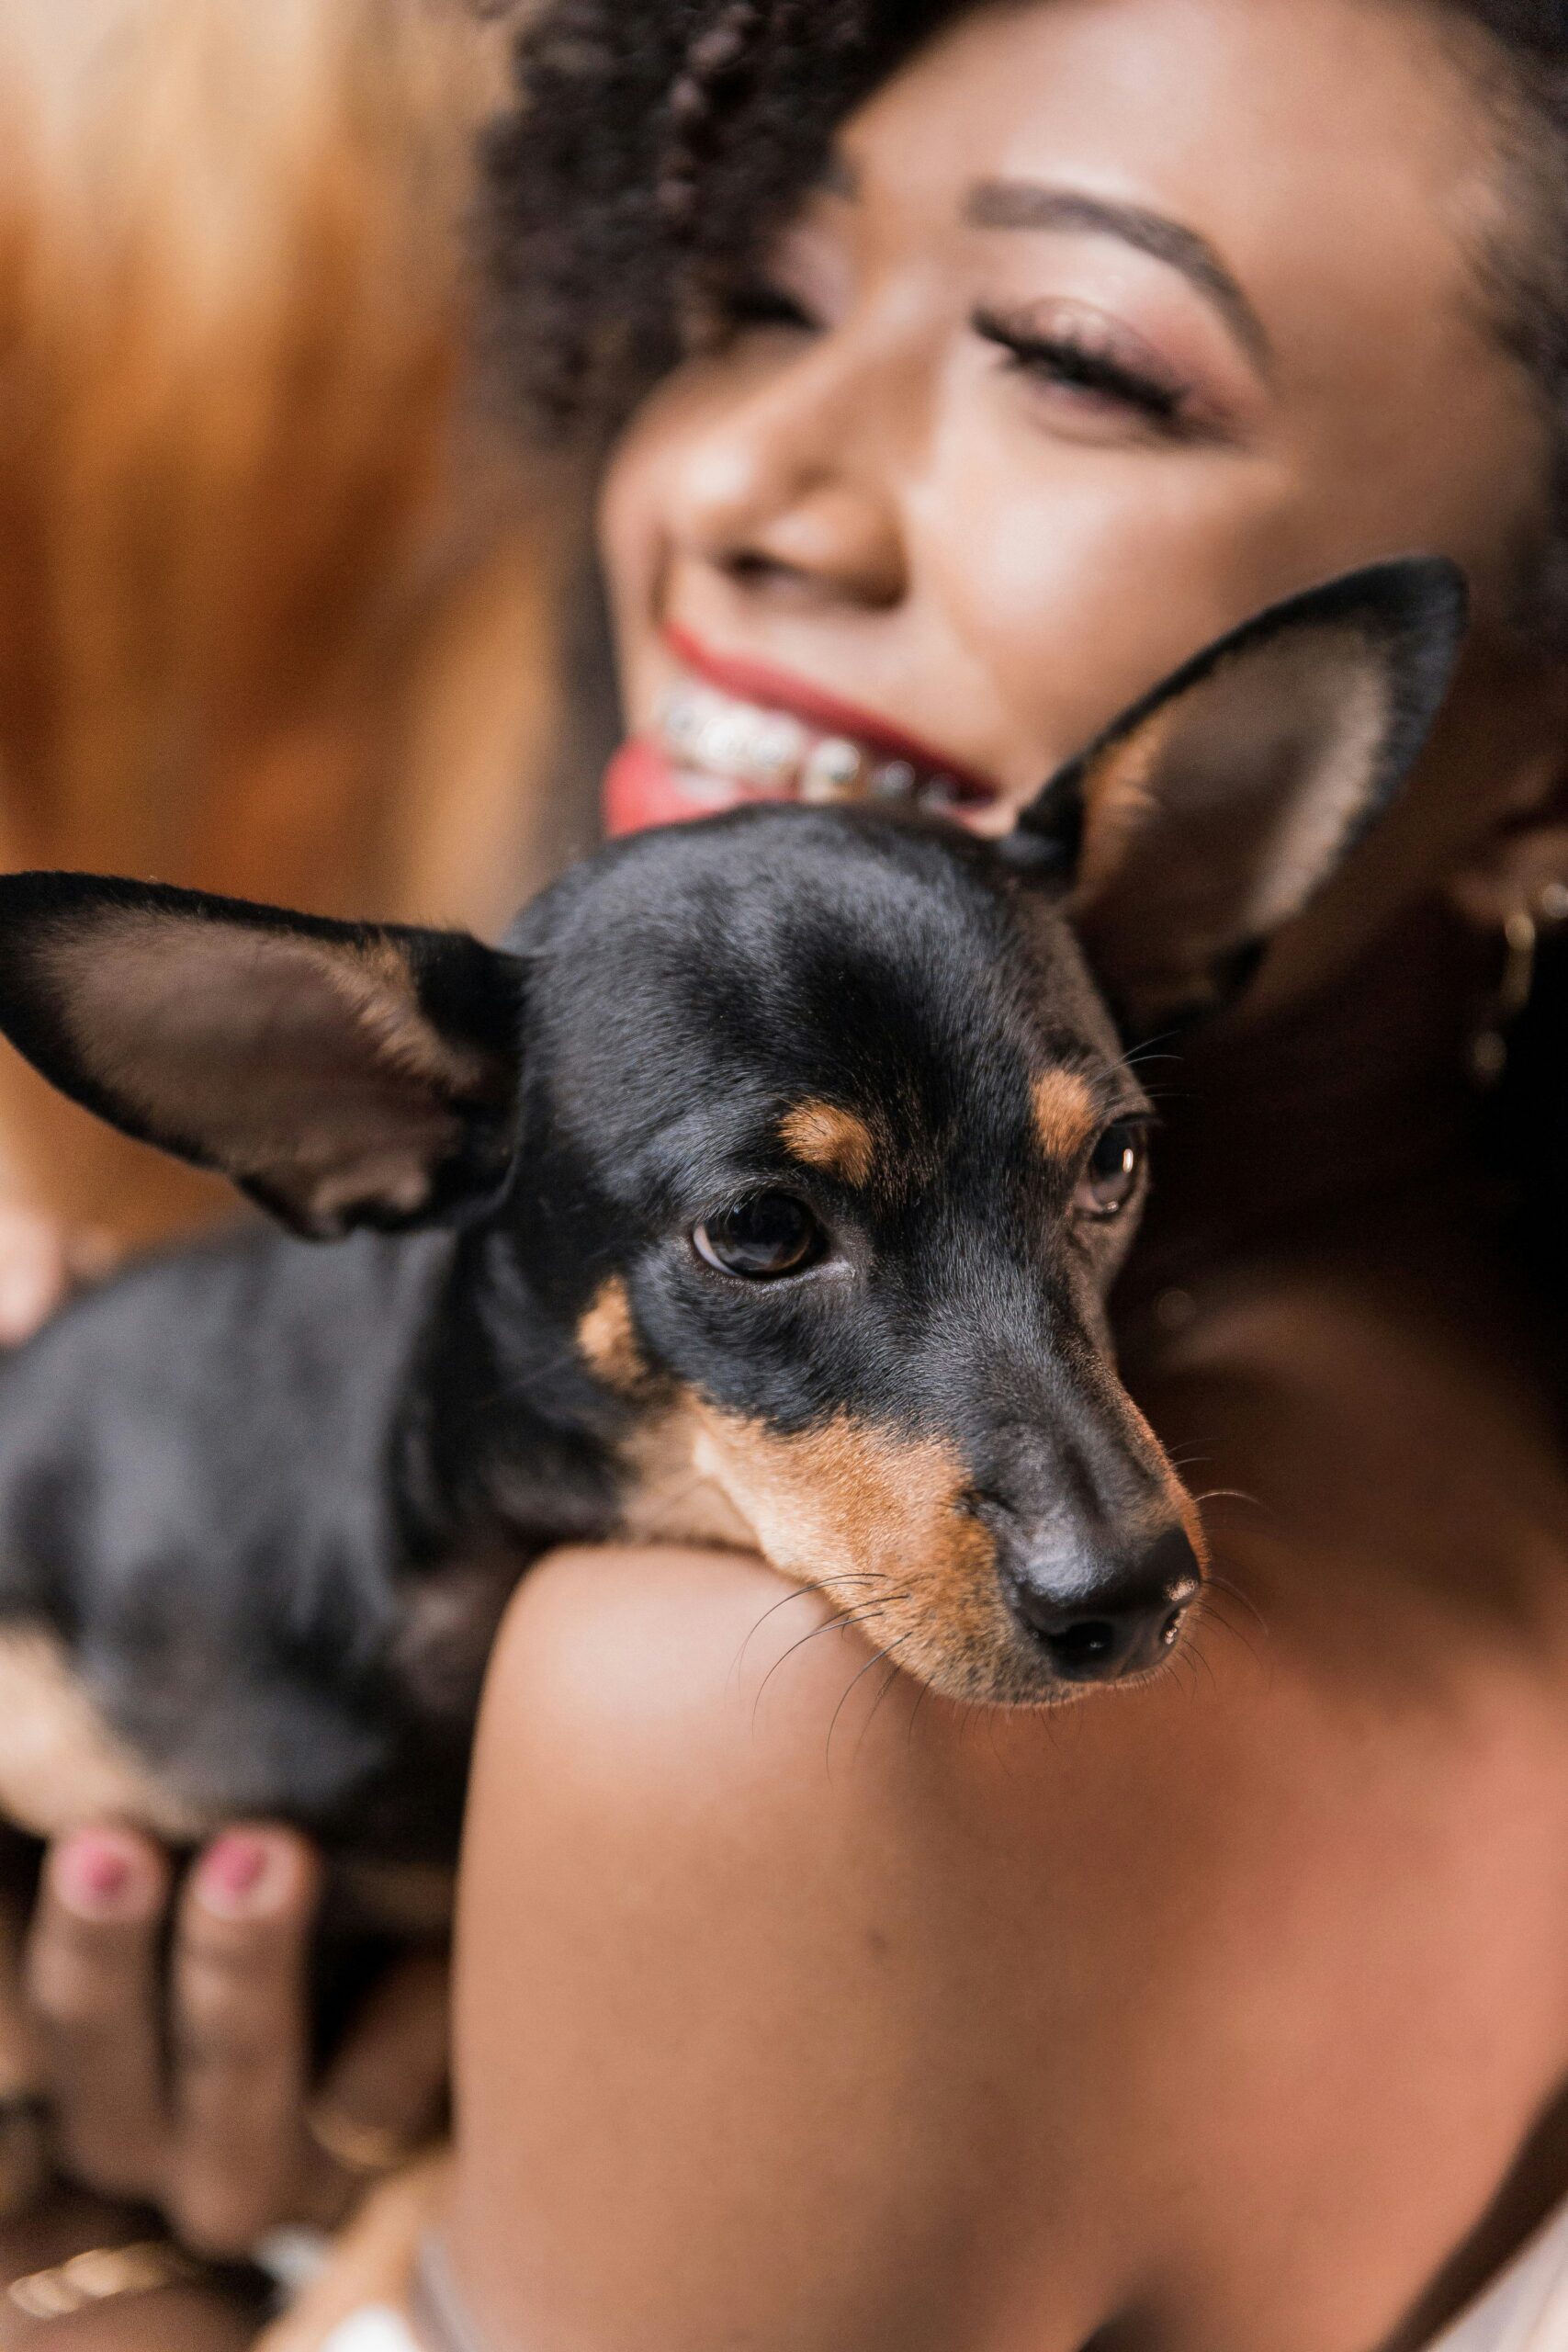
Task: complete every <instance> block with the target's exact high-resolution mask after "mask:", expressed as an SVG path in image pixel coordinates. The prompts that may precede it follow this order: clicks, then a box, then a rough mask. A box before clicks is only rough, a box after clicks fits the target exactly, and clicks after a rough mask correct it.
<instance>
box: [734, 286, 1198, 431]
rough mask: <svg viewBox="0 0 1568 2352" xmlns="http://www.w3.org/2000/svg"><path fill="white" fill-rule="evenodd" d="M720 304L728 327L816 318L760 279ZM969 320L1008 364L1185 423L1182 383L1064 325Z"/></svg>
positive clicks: (807, 324) (1170, 427)
mask: <svg viewBox="0 0 1568 2352" xmlns="http://www.w3.org/2000/svg"><path fill="white" fill-rule="evenodd" d="M721 309H722V314H723V322H724V325H725V326H726V328H728V329H729V330H730V331H731V332H743V331H744V330H745V329H747V328H749V327H752V328H754V327H793V328H795V329H799V330H805V331H807V332H808V333H809V332H811V331H812V330H814V329H815V328H816V326H817V323H818V322H817V321H816V320H815V319H814V318H812V317H811V315H810V313H809V312H808V311H807V310H806V309H805V307H804V306H803V304H801V303H800V302H799V301H797V300H795V296H794V295H792V294H788V293H786V292H785V291H784V288H782V287H778V286H770V285H768V284H767V283H766V281H765V280H762V279H757V280H755V281H753V282H752V283H750V284H749V285H741V286H736V287H732V288H728V290H727V291H726V293H725V294H724V296H723V298H722V304H721ZM970 325H971V327H972V328H973V330H974V332H975V333H976V334H977V335H979V336H980V337H981V338H982V340H983V341H985V342H987V343H991V344H996V345H998V346H999V348H1000V349H1001V350H1003V351H1005V352H1006V353H1007V355H1008V358H1009V360H1010V363H1011V364H1012V366H1014V367H1015V368H1018V369H1019V370H1020V371H1021V373H1022V374H1024V375H1028V376H1032V377H1034V378H1036V379H1043V381H1045V382H1047V383H1050V384H1057V385H1062V386H1065V387H1066V389H1068V390H1074V391H1086V392H1095V393H1098V394H1100V397H1101V398H1103V399H1107V400H1112V401H1121V402H1122V404H1123V405H1124V406H1125V407H1127V408H1130V409H1133V410H1135V411H1136V413H1138V414H1139V415H1140V416H1141V417H1143V418H1144V419H1145V421H1146V423H1148V424H1151V425H1152V426H1154V427H1155V428H1156V430H1157V431H1159V432H1161V433H1165V434H1168V435H1171V436H1172V437H1176V436H1178V435H1180V434H1181V433H1182V432H1183V431H1184V430H1186V429H1187V428H1188V427H1189V426H1190V418H1189V416H1188V414H1187V411H1188V406H1189V402H1190V393H1189V391H1188V390H1187V388H1186V387H1185V386H1184V385H1181V384H1177V383H1172V382H1171V381H1170V380H1169V379H1167V378H1164V377H1159V376H1156V375H1154V374H1152V373H1149V372H1146V371H1145V370H1143V369H1140V368H1133V367H1130V366H1128V364H1127V363H1126V362H1125V361H1124V360H1120V359H1113V358H1111V356H1110V355H1109V354H1108V353H1107V352H1104V351H1100V350H1095V349H1093V348H1092V347H1091V346H1090V345H1089V343H1088V341H1087V340H1085V339H1083V338H1082V337H1079V336H1076V335H1074V334H1072V333H1071V332H1070V331H1059V332H1058V333H1056V334H1041V333H1040V332H1039V331H1038V329H1035V328H1032V327H1028V326H1025V325H1024V324H1023V323H1022V322H1020V321H1015V320H1010V319H1008V318H1005V317H1004V316H1003V315H1002V314H1001V313H1000V312H999V311H988V310H979V311H976V312H975V314H974V316H973V318H972V319H971V321H970Z"/></svg>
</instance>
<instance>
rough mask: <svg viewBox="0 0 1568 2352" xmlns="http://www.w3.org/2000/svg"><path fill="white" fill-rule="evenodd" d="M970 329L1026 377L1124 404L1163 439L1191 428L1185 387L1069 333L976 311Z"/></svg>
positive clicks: (996, 313) (993, 313) (994, 313)
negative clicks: (1041, 330) (1050, 331)
mask: <svg viewBox="0 0 1568 2352" xmlns="http://www.w3.org/2000/svg"><path fill="white" fill-rule="evenodd" d="M970 324H971V326H972V327H973V329H974V331H975V333H976V334H977V335H979V336H980V337H981V339H982V340H983V341H984V342H986V343H994V344H997V345H999V346H1000V348H1001V349H1002V350H1003V351H1005V352H1006V353H1007V354H1008V356H1009V359H1010V363H1011V364H1012V365H1013V366H1014V367H1016V368H1018V369H1019V370H1020V371H1021V373H1023V374H1024V375H1027V376H1032V377H1035V378H1038V379H1041V380H1043V381H1044V382H1045V383H1048V384H1059V385H1063V386H1066V388H1067V389H1068V390H1072V391H1086V392H1097V393H1100V395H1101V396H1102V397H1103V398H1105V399H1108V400H1113V401H1122V403H1123V405H1124V406H1126V407H1128V408H1131V409H1135V410H1136V411H1137V413H1138V414H1139V415H1140V416H1142V417H1143V418H1145V420H1146V422H1147V423H1149V424H1152V425H1154V426H1155V427H1156V429H1157V430H1159V431H1160V432H1163V433H1168V434H1171V435H1178V434H1179V433H1180V432H1181V431H1182V430H1183V429H1184V427H1185V426H1186V424H1188V422H1189V420H1188V417H1187V414H1186V411H1187V406H1188V402H1189V400H1190V393H1189V392H1188V390H1187V389H1186V387H1185V386H1184V385H1181V384H1174V383H1172V382H1170V381H1169V380H1168V379H1166V378H1162V377H1158V376H1155V375H1153V374H1148V373H1145V371H1143V370H1142V369H1140V368H1132V367H1129V366H1128V365H1127V363H1126V362H1125V361H1124V360H1121V359H1113V358H1111V356H1110V355H1109V353H1107V352H1104V351H1097V350H1094V349H1093V348H1091V347H1090V345H1089V343H1088V342H1086V341H1084V340H1081V339H1080V338H1078V337H1077V336H1075V335H1074V334H1072V333H1071V331H1070V330H1065V331H1060V332H1058V333H1056V334H1041V333H1039V331H1038V330H1037V329H1034V328H1031V327H1027V326H1025V325H1023V324H1022V322H1020V321H1016V320H1011V319H1007V318H1004V317H1002V316H1001V315H1000V313H998V311H984V310H982V311H976V313H975V315H974V317H973V318H972V319H971V321H970Z"/></svg>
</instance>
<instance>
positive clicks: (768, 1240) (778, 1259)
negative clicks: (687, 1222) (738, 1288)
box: [692, 1193, 823, 1283]
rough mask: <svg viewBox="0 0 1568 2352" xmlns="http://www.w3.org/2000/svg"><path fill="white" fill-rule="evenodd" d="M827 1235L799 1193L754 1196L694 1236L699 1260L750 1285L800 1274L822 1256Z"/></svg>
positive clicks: (711, 1219) (701, 1227) (709, 1221)
mask: <svg viewBox="0 0 1568 2352" xmlns="http://www.w3.org/2000/svg"><path fill="white" fill-rule="evenodd" d="M822 1245H823V1233H822V1228H821V1227H820V1226H819V1225H818V1222H817V1219H816V1218H815V1217H814V1216H812V1214H811V1211H810V1210H809V1209H808V1208H807V1205H806V1204H805V1202H804V1201H797V1200H796V1199H795V1195H794V1193H752V1195H751V1197H750V1200H745V1201H736V1202H735V1203H734V1204H732V1206H730V1207H729V1208H727V1209H720V1210H719V1212H718V1214H717V1215H716V1216H710V1217H706V1218H705V1219H704V1221H703V1223H702V1224H701V1225H699V1226H697V1227H695V1229H694V1232H693V1234H692V1246H693V1248H694V1250H695V1251H696V1253H697V1255H698V1257H699V1258H705V1259H706V1261H707V1262H708V1264H709V1265H710V1266H716V1267H717V1268H718V1271H719V1272H720V1273H721V1274H739V1275H740V1276H741V1277H742V1278H743V1279H744V1280H746V1281H747V1282H754V1283H765V1282H772V1281H773V1279H774V1278H775V1277H776V1276H777V1275H779V1274H795V1273H798V1272H800V1270H801V1268H802V1267H803V1266H808V1265H809V1264H810V1263H811V1261H812V1260H813V1259H814V1258H816V1257H818V1255H819V1254H820V1252H821V1250H822Z"/></svg>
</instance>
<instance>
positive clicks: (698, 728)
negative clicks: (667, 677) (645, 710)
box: [658, 686, 811, 786]
mask: <svg viewBox="0 0 1568 2352" xmlns="http://www.w3.org/2000/svg"><path fill="white" fill-rule="evenodd" d="M658 727H659V734H660V741H661V742H662V743H663V746H664V749H665V750H666V751H667V752H669V753H670V755H671V759H674V760H677V761H679V762H681V763H682V764H683V765H685V766H688V767H699V768H706V769H708V770H709V771H710V773H711V774H713V775H722V776H730V777H739V778H740V779H741V780H742V781H744V782H746V783H749V784H758V785H773V786H777V785H781V784H783V783H784V782H786V781H787V780H788V778H789V777H791V776H792V775H794V774H795V771H796V770H797V769H798V768H799V766H800V763H801V762H802V761H803V760H804V759H805V757H806V753H807V747H808V745H809V743H810V741H811V739H810V737H809V735H808V734H807V730H806V729H805V728H804V727H802V726H801V724H800V722H799V721H798V719H794V718H789V717H787V716H786V715H785V713H784V712H783V711H775V710H758V709H756V708H755V707H753V706H752V705H751V704H750V703H743V702H734V701H732V700H731V699H730V697H729V696H728V695H720V694H714V693H712V692H710V691H709V690H708V689H707V688H705V687H703V686H672V687H671V689H670V691H669V692H668V693H667V694H666V695H664V696H663V697H662V698H661V700H660V706H659V712H658Z"/></svg>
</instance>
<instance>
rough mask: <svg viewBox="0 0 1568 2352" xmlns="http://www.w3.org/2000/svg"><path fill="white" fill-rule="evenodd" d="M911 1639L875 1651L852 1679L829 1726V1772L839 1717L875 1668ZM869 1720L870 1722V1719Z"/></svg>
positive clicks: (902, 1638)
mask: <svg viewBox="0 0 1568 2352" xmlns="http://www.w3.org/2000/svg"><path fill="white" fill-rule="evenodd" d="M909 1639H910V1636H909V1634H900V1635H899V1637H898V1640H897V1642H891V1643H889V1645H888V1646H887V1648H886V1650H881V1649H876V1650H873V1652H872V1654H871V1656H870V1657H868V1658H867V1659H866V1662H865V1664H864V1665H863V1667H862V1668H861V1669H860V1671H859V1673H858V1674H856V1675H855V1676H854V1677H853V1678H852V1680H851V1683H850V1686H849V1689H848V1690H847V1691H845V1692H844V1695H843V1697H842V1698H841V1699H840V1702H839V1703H838V1705H837V1706H836V1707H835V1708H834V1710H833V1715H832V1720H831V1722H830V1723H829V1725H828V1739H827V1744H826V1746H825V1747H824V1749H823V1761H824V1763H825V1764H826V1765H827V1766H828V1768H829V1771H830V1770H832V1761H833V1734H834V1733H835V1732H836V1731H837V1730H838V1728H839V1717H840V1715H841V1714H842V1713H843V1712H844V1709H845V1708H846V1707H847V1706H848V1705H849V1702H850V1701H851V1699H852V1697H853V1695H854V1693H855V1691H857V1690H858V1689H859V1687H860V1685H861V1683H862V1682H863V1680H864V1679H865V1677H866V1676H867V1675H868V1674H869V1673H870V1672H871V1670H872V1668H873V1667H875V1666H880V1665H882V1664H883V1663H884V1662H885V1661H886V1658H887V1657H889V1656H890V1655H891V1653H892V1651H894V1650H896V1649H897V1648H899V1647H900V1646H901V1645H902V1644H903V1643H905V1642H907V1641H908V1640H909ZM867 1720H868V1721H869V1718H868V1719H867ZM855 1752H856V1754H857V1755H858V1754H859V1752H860V1751H859V1749H858V1747H857V1749H856V1751H855Z"/></svg>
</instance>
